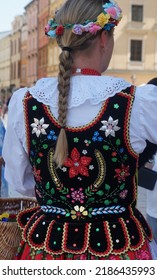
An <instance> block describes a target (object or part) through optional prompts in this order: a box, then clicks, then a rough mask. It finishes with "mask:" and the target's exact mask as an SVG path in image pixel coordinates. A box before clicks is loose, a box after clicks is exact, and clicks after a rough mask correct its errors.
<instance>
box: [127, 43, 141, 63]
mask: <svg viewBox="0 0 157 280" xmlns="http://www.w3.org/2000/svg"><path fill="white" fill-rule="evenodd" d="M130 53H131V57H130V60H131V61H142V41H141V40H131V49H130Z"/></svg>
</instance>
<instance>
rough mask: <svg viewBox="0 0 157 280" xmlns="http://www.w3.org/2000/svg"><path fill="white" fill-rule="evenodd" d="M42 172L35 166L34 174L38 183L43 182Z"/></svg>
mask: <svg viewBox="0 0 157 280" xmlns="http://www.w3.org/2000/svg"><path fill="white" fill-rule="evenodd" d="M40 172H41V171H40V170H37V169H36V167H35V166H33V174H34V177H35V179H36V180H37V182H41V179H42V177H41V176H40Z"/></svg>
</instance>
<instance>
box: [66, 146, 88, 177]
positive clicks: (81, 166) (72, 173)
mask: <svg viewBox="0 0 157 280" xmlns="http://www.w3.org/2000/svg"><path fill="white" fill-rule="evenodd" d="M70 155H71V158H67V159H66V160H65V162H64V165H65V166H66V167H69V177H70V178H74V177H76V176H77V175H78V174H81V175H83V176H87V177H88V176H89V173H88V168H87V166H88V165H89V164H90V162H91V160H92V158H91V157H86V156H82V157H81V156H80V153H79V151H78V150H77V149H76V148H74V149H73V150H72V151H71V154H70Z"/></svg>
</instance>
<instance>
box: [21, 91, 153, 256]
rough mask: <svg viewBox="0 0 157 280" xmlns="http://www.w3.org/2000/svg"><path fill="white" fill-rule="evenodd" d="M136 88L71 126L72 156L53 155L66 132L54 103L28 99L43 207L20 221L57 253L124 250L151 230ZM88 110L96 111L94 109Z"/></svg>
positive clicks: (31, 237) (27, 234)
mask: <svg viewBox="0 0 157 280" xmlns="http://www.w3.org/2000/svg"><path fill="white" fill-rule="evenodd" d="M133 100H134V87H131V88H128V89H126V90H125V91H123V92H120V93H118V94H116V95H115V96H114V97H111V98H109V99H108V100H107V101H105V102H104V103H103V106H102V108H101V110H100V112H99V114H98V115H97V116H96V117H95V119H94V120H93V121H91V122H90V123H89V124H87V125H84V126H81V127H77V128H73V127H66V134H67V138H68V144H69V155H68V158H67V159H66V161H65V162H64V164H63V166H62V167H61V168H56V165H55V163H54V161H53V155H54V149H55V145H56V141H57V137H58V134H59V131H60V126H59V124H58V121H57V120H56V119H55V118H54V116H53V115H52V114H51V112H50V109H49V107H48V106H46V105H44V104H42V103H40V102H38V101H37V100H36V99H34V98H33V97H32V96H31V95H30V94H29V92H28V93H27V94H26V96H25V98H24V111H25V120H26V134H27V144H28V151H29V159H30V163H31V165H32V170H33V173H34V178H35V181H36V186H35V192H36V198H37V201H38V203H39V207H36V208H33V209H28V210H26V211H23V212H21V213H20V214H19V216H18V222H19V225H20V226H21V228H22V229H23V238H24V240H25V241H27V242H28V243H29V244H30V246H31V247H33V248H36V249H43V248H44V250H45V251H46V252H48V253H50V254H61V253H63V252H70V253H76V254H78V253H83V252H85V251H86V250H88V251H89V252H90V253H92V254H94V255H97V256H107V255H109V254H110V253H112V254H121V253H124V252H126V251H127V250H135V249H137V248H140V247H141V246H142V245H143V243H144V240H145V235H147V237H149V238H150V239H151V232H150V230H149V227H148V226H147V224H146V222H145V220H144V218H143V217H142V215H141V213H139V211H138V210H137V209H136V195H137V185H136V170H137V164H138V155H137V154H136V153H135V152H134V151H133V149H132V147H131V145H130V139H129V125H130V114H131V109H132V104H133ZM87 113H88V112H87Z"/></svg>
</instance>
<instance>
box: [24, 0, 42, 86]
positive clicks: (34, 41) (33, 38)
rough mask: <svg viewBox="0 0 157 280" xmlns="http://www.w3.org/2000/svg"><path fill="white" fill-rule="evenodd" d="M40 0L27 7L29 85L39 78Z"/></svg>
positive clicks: (34, 0) (33, 1)
mask: <svg viewBox="0 0 157 280" xmlns="http://www.w3.org/2000/svg"><path fill="white" fill-rule="evenodd" d="M38 4H39V1H38V0H32V1H31V2H30V3H29V4H28V5H27V6H26V7H25V11H26V22H27V28H28V37H27V58H28V62H27V85H28V86H31V85H33V84H34V83H35V82H36V81H37V79H38Z"/></svg>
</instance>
